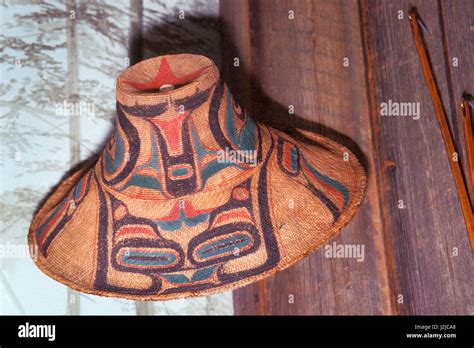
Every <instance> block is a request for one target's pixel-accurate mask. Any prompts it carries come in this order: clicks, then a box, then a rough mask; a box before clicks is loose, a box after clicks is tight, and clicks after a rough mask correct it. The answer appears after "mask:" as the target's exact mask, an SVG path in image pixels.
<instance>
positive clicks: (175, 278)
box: [163, 274, 189, 284]
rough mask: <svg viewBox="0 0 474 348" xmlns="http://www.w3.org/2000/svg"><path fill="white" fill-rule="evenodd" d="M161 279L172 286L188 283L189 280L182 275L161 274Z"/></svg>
mask: <svg viewBox="0 0 474 348" xmlns="http://www.w3.org/2000/svg"><path fill="white" fill-rule="evenodd" d="M163 278H165V279H166V280H167V281H169V282H170V283H173V284H185V283H189V278H188V277H186V276H185V275H184V274H163Z"/></svg>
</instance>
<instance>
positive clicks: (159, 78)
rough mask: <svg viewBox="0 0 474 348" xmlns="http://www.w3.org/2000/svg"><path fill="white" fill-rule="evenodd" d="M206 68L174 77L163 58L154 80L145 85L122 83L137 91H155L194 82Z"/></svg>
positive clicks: (130, 82)
mask: <svg viewBox="0 0 474 348" xmlns="http://www.w3.org/2000/svg"><path fill="white" fill-rule="evenodd" d="M205 69H206V68H201V69H199V70H197V71H195V72H193V73H191V74H188V75H184V76H181V77H176V75H175V74H174V73H173V71H172V70H171V67H170V64H169V63H168V60H167V59H166V58H163V59H162V60H161V63H160V67H159V69H158V73H157V74H156V76H155V79H154V80H153V81H150V82H145V83H138V82H134V81H124V82H125V83H126V84H127V85H130V86H132V87H135V88H136V89H139V90H147V89H157V88H160V87H161V86H163V85H182V84H184V83H186V82H190V81H192V80H194V79H195V78H196V77H198V76H199V75H201V73H202V72H203V71H204V70H205Z"/></svg>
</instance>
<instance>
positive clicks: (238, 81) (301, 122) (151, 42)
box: [35, 16, 369, 213]
mask: <svg viewBox="0 0 474 348" xmlns="http://www.w3.org/2000/svg"><path fill="white" fill-rule="evenodd" d="M178 53H191V54H200V55H204V56H207V57H209V58H211V59H212V60H213V61H214V62H215V63H216V65H217V66H218V67H219V69H220V70H221V74H222V75H221V78H222V79H223V80H224V81H225V82H226V83H227V84H228V86H229V88H230V90H231V91H232V93H233V95H234V97H235V99H236V100H237V101H238V102H239V103H240V104H241V105H242V107H243V108H244V109H245V110H248V111H249V114H251V115H252V116H253V117H254V118H255V119H256V120H258V121H260V122H265V120H266V119H267V120H268V119H272V120H275V123H272V124H271V126H272V127H274V128H277V129H279V130H281V131H284V132H286V133H289V134H291V135H292V136H295V137H296V136H298V138H299V139H298V140H300V141H306V142H309V143H313V144H314V145H318V144H316V143H315V142H314V141H312V140H310V139H308V138H302V136H301V134H300V133H297V132H294V127H295V126H296V127H298V128H301V129H304V130H309V131H313V132H316V133H318V134H322V135H324V136H326V137H328V138H330V139H332V140H335V141H337V142H338V143H341V144H343V145H344V146H346V147H347V148H348V149H349V150H351V151H352V152H353V153H354V155H356V156H357V158H358V160H359V161H360V163H361V164H362V166H363V167H364V170H365V172H366V174H367V173H368V172H369V167H368V161H367V158H366V157H365V155H364V154H363V152H362V151H361V149H360V148H359V146H358V145H357V144H356V143H355V142H354V141H353V140H352V139H350V138H349V137H347V136H346V135H344V134H341V133H339V132H337V131H335V130H333V129H331V128H329V127H326V126H324V125H322V124H320V123H316V122H312V121H309V120H306V119H304V118H302V117H300V116H298V115H294V117H292V118H291V119H290V118H289V117H288V109H287V106H283V105H281V104H279V103H277V102H276V101H274V100H272V99H271V98H270V97H268V96H267V95H266V94H265V93H264V92H263V91H262V89H261V88H260V83H259V80H258V78H257V77H256V76H255V75H253V74H252V72H251V71H249V70H248V67H246V66H245V65H244V64H242V60H240V66H239V67H236V68H234V67H233V63H234V62H233V59H234V57H239V52H238V49H237V46H236V45H235V43H234V42H233V40H232V38H231V35H230V33H229V31H228V26H227V25H226V23H225V22H224V21H222V20H221V19H219V18H217V17H209V16H204V17H202V16H200V17H196V16H187V17H186V20H174V21H170V22H166V23H164V24H162V25H159V26H155V27H152V28H150V29H149V30H147V31H145V32H144V33H139V34H138V35H134V36H133V38H132V40H131V41H130V50H129V56H130V61H131V65H132V64H135V63H137V62H138V61H140V60H142V59H147V58H151V57H156V56H160V55H166V54H178ZM258 63H259V64H262V63H264V62H258ZM229 67H232V68H229ZM226 72H227V74H226ZM242 76H248V77H249V79H250V86H251V87H250V88H251V92H250V95H251V98H245V96H244V93H243V88H248V87H246V86H249V84H245V83H244V81H243V78H242ZM112 131H113V129H112V130H111V133H112ZM111 133H110V134H109V135H108V136H107V137H106V138H105V140H104V143H103V144H102V146H100V147H99V148H100V149H101V150H100V151H98V152H97V153H96V154H94V155H93V156H91V157H90V158H88V159H86V160H84V161H81V162H79V163H78V164H77V165H75V166H74V167H73V168H71V169H70V170H69V171H68V172H67V173H66V174H65V175H64V176H63V177H62V179H61V181H62V180H64V179H66V178H67V177H68V176H70V175H71V174H72V173H73V172H75V171H76V170H78V169H79V168H84V167H88V166H92V165H94V164H95V162H96V161H97V159H98V157H99V156H100V154H101V152H102V148H103V147H105V145H106V143H107V141H108V140H109V138H110V136H111ZM56 187H57V185H56V186H55V187H54V188H52V189H51V191H50V192H49V193H48V195H47V196H46V197H45V198H43V200H42V201H41V202H40V203H39V205H38V206H37V208H36V210H35V213H36V211H38V209H39V208H40V207H41V205H42V204H43V203H44V202H45V201H46V200H47V198H48V197H49V196H50V195H51V193H52V192H54V191H55V189H56Z"/></svg>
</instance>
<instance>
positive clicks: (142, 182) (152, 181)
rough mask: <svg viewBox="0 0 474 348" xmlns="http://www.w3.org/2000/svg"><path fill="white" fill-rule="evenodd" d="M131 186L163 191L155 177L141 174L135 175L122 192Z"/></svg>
mask: <svg viewBox="0 0 474 348" xmlns="http://www.w3.org/2000/svg"><path fill="white" fill-rule="evenodd" d="M130 186H138V187H144V188H148V189H152V190H159V191H161V184H160V182H159V181H158V180H157V179H156V178H155V177H152V176H146V175H141V174H135V175H133V176H132V177H131V178H130V179H129V180H128V182H127V183H126V184H125V186H124V187H123V188H122V189H121V190H120V191H123V190H125V189H126V188H127V187H130Z"/></svg>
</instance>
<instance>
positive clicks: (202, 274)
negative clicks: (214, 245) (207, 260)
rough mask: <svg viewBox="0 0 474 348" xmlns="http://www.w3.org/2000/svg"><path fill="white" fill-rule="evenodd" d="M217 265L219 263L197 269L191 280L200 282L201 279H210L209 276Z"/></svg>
mask: <svg viewBox="0 0 474 348" xmlns="http://www.w3.org/2000/svg"><path fill="white" fill-rule="evenodd" d="M216 267H217V265H215V266H211V267H207V268H202V269H199V270H197V271H196V272H194V274H193V276H192V278H191V281H193V282H199V281H203V280H206V279H209V277H210V276H211V275H212V273H213V272H214V270H215V269H216Z"/></svg>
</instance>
